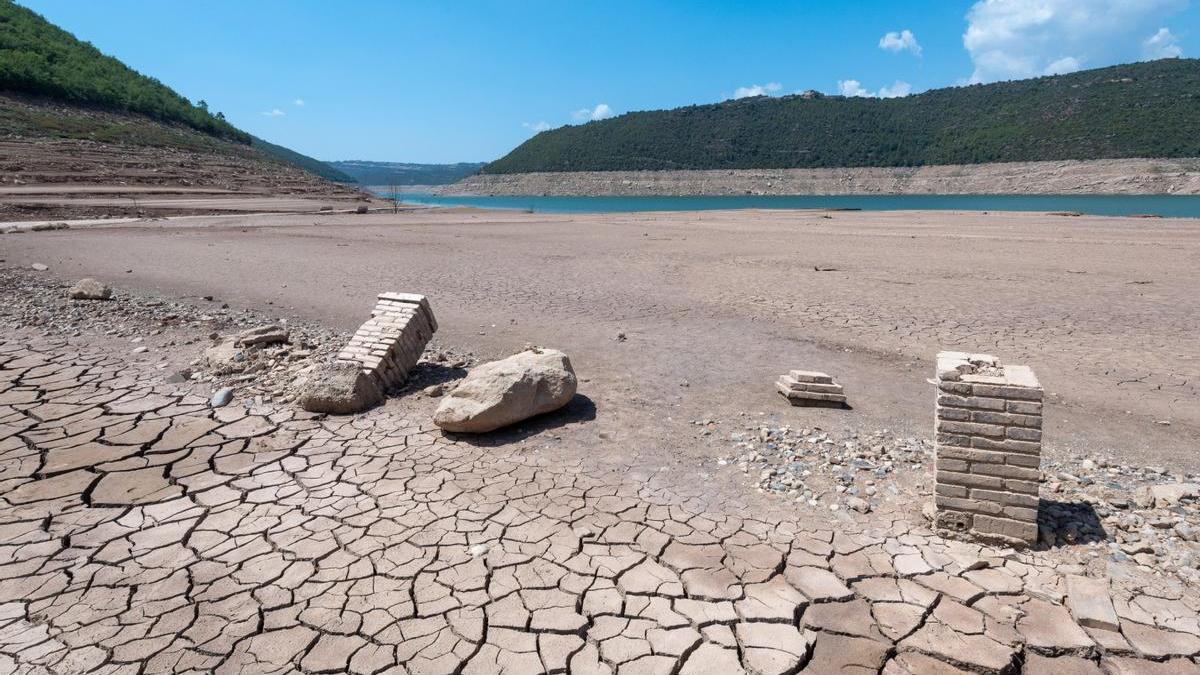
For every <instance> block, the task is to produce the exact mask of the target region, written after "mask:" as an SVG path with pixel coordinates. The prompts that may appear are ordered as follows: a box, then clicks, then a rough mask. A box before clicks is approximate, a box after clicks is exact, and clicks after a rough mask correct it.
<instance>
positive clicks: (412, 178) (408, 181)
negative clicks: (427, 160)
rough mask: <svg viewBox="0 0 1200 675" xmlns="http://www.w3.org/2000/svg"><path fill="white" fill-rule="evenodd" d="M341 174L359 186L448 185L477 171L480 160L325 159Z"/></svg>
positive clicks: (479, 166)
mask: <svg viewBox="0 0 1200 675" xmlns="http://www.w3.org/2000/svg"><path fill="white" fill-rule="evenodd" d="M325 163H326V164H328V165H329V166H331V167H333V168H335V169H337V170H338V171H340V172H342V173H347V174H350V175H351V176H353V177H354V180H356V181H358V183H359V185H383V186H387V185H449V184H451V183H457V182H458V181H460V180H462V179H463V178H466V177H467V176H470V175H471V174H474V173H476V172H478V171H479V170H480V169H481V168H483V163H482V162H480V163H474V162H460V163H458V164H404V163H400V162H368V161H364V160H343V161H336V162H325Z"/></svg>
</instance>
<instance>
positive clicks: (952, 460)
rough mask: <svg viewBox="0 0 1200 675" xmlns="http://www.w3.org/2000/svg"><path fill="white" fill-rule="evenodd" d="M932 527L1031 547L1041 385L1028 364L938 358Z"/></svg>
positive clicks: (951, 355)
mask: <svg viewBox="0 0 1200 675" xmlns="http://www.w3.org/2000/svg"><path fill="white" fill-rule="evenodd" d="M937 388H938V391H937V406H936V427H935V431H936V434H937V439H936V452H937V488H936V495H935V502H936V505H937V521H936V525H937V527H938V528H939V529H942V530H948V531H951V532H955V533H963V534H970V535H974V536H976V537H978V538H981V539H990V540H999V541H1002V542H1005V543H1009V544H1013V545H1022V546H1024V545H1033V544H1035V543H1037V537H1038V526H1037V510H1038V487H1039V484H1040V480H1041V471H1040V469H1039V467H1040V464H1041V452H1042V395H1043V392H1042V385H1041V384H1040V383H1039V382H1038V379H1037V377H1036V376H1035V375H1034V374H1033V371H1032V370H1031V369H1030V368H1029V367H1027V366H1015V365H1004V364H1001V363H1000V361H999V360H998V359H997V358H996V357H994V356H991V355H989V354H968V353H965V352H941V353H939V354H938V357H937Z"/></svg>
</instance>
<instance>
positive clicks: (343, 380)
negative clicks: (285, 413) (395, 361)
mask: <svg viewBox="0 0 1200 675" xmlns="http://www.w3.org/2000/svg"><path fill="white" fill-rule="evenodd" d="M382 400H383V390H382V389H380V388H379V384H378V383H376V382H375V380H374V379H372V378H371V376H369V375H367V374H366V373H364V372H363V371H362V368H361V367H359V365H358V364H356V363H341V362H338V363H328V364H325V365H322V366H319V367H318V368H317V369H316V370H314V371H313V372H312V374H311V375H309V378H308V383H307V384H306V385H305V386H304V390H303V391H302V392H301V393H300V397H299V403H300V407H301V408H304V409H305V410H307V411H309V412H318V413H330V414H334V415H351V414H354V413H359V412H362V411H364V410H366V409H367V408H370V407H371V406H373V405H375V404H377V403H379V402H380V401H382Z"/></svg>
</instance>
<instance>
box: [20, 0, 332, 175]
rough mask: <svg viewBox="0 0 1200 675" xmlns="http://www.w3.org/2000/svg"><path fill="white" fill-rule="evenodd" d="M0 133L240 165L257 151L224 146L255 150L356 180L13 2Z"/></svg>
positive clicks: (321, 172) (308, 168)
mask: <svg viewBox="0 0 1200 675" xmlns="http://www.w3.org/2000/svg"><path fill="white" fill-rule="evenodd" d="M92 111H94V112H92ZM113 113H117V114H123V115H124V117H115V116H114V115H113ZM185 131H194V132H199V134H201V135H204V136H208V137H210V138H211V139H212V140H213V142H208V141H206V140H204V139H203V138H202V137H199V136H198V135H196V134H190V133H185ZM0 133H5V134H8V135H15V136H17V137H32V138H37V137H50V138H57V139H75V140H86V141H102V142H110V143H123V144H127V145H135V146H149V147H153V148H171V147H175V148H179V149H186V150H191V151H206V152H220V153H224V154H233V155H236V156H237V157H238V160H239V161H240V162H245V161H247V160H250V159H252V158H253V157H254V156H255V154H254V153H250V154H247V153H244V152H242V151H241V150H240V149H238V148H234V147H229V144H232V145H234V146H245V147H249V146H253V147H254V148H256V149H257V150H259V151H260V152H261V153H262V156H263V157H265V158H268V159H272V160H276V161H281V162H284V163H286V164H289V165H291V166H294V167H298V168H301V169H303V170H305V171H308V172H310V173H312V174H315V175H317V176H320V177H322V178H325V179H327V180H332V181H341V182H353V179H351V178H350V177H349V176H346V175H345V174H342V173H341V172H339V171H337V170H335V169H333V168H331V167H328V166H326V165H325V164H323V163H322V162H320V161H318V160H315V159H313V158H311V157H306V156H304V155H301V154H300V153H297V152H294V151H292V150H289V149H287V148H284V147H281V146H278V145H275V144H272V143H268V142H267V141H264V140H262V139H260V138H255V137H253V136H251V135H250V134H248V133H246V132H244V131H242V130H240V129H238V128H236V127H234V126H233V125H232V124H230V123H229V122H228V121H226V120H225V116H224V115H222V114H221V113H219V112H210V111H209V109H208V106H207V104H205V103H204V102H203V101H198V102H196V103H195V104H193V103H192V102H190V101H188V100H187V99H186V98H184V97H183V96H180V95H179V94H178V93H176V92H175V91H174V90H172V89H171V88H170V87H168V86H166V85H164V84H163V83H161V82H159V81H158V80H156V79H154V78H151V77H147V76H145V75H142V74H140V73H138V72H137V71H135V70H133V69H131V68H129V67H128V66H126V65H125V64H123V63H121V62H120V61H118V60H117V59H114V58H112V57H111V56H106V55H104V54H102V53H101V52H100V51H99V50H97V49H96V48H95V47H93V46H92V45H91V44H88V43H87V42H83V41H80V40H78V39H76V38H75V37H74V36H73V35H71V34H70V33H68V32H66V31H64V30H62V29H61V28H59V27H57V26H55V25H54V24H52V23H50V22H49V21H46V20H45V19H44V18H42V17H41V16H40V15H38V14H36V13H34V12H32V11H30V10H28V9H25V8H24V7H21V6H19V5H17V4H15V3H13V2H12V1H11V0H0ZM223 144H225V145H223Z"/></svg>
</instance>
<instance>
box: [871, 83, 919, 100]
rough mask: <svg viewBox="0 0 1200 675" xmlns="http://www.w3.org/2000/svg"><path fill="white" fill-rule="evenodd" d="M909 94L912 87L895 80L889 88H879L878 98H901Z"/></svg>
mask: <svg viewBox="0 0 1200 675" xmlns="http://www.w3.org/2000/svg"><path fill="white" fill-rule="evenodd" d="M911 93H912V85H911V84H909V83H907V82H905V81H903V80H896V81H895V82H893V83H892V86H890V87H889V86H883V87H880V88H879V98H903V97H905V96H908V95H909V94H911Z"/></svg>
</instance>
